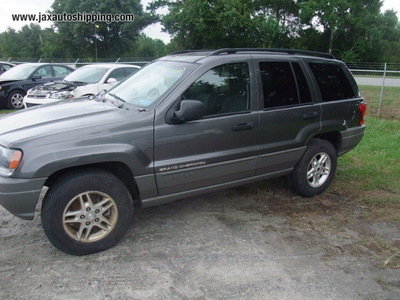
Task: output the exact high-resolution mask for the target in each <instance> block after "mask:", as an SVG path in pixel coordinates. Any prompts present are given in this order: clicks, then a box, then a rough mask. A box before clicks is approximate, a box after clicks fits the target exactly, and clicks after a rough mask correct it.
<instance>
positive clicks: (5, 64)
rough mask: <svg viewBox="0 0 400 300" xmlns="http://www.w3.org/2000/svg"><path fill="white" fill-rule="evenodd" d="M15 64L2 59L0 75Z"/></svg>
mask: <svg viewBox="0 0 400 300" xmlns="http://www.w3.org/2000/svg"><path fill="white" fill-rule="evenodd" d="M14 66H15V65H13V64H11V63H9V62H3V61H0V75H1V74H3V73H4V72H6V71H8V70H10V69H11V68H12V67H14Z"/></svg>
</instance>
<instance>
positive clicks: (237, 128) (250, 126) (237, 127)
mask: <svg viewBox="0 0 400 300" xmlns="http://www.w3.org/2000/svg"><path fill="white" fill-rule="evenodd" d="M254 127H255V125H254V123H253V122H247V123H241V124H236V125H233V126H232V130H233V131H241V130H249V129H253V128H254Z"/></svg>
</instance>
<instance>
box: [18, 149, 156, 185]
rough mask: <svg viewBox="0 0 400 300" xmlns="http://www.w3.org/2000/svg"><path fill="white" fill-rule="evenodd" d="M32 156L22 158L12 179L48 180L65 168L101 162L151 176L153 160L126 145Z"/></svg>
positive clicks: (49, 152) (42, 153)
mask: <svg viewBox="0 0 400 300" xmlns="http://www.w3.org/2000/svg"><path fill="white" fill-rule="evenodd" d="M36 150H37V149H36ZM35 153H37V154H36V155H35ZM35 153H27V157H25V156H24V158H23V161H22V165H21V166H20V168H19V169H18V170H17V171H16V172H15V174H14V177H20V178H42V177H49V176H50V175H52V174H54V173H55V172H58V171H60V170H63V169H66V168H71V167H78V166H84V165H89V164H94V163H103V162H121V163H124V164H125V165H127V166H128V167H129V168H130V169H131V171H132V173H133V174H135V175H146V174H149V173H151V172H152V160H151V159H150V158H149V157H148V156H147V155H146V154H145V153H144V152H143V151H142V150H141V149H139V148H138V147H136V146H134V145H129V144H106V145H101V144H100V145H91V146H83V147H79V148H75V147H74V148H70V149H62V150H59V151H48V152H38V151H35Z"/></svg>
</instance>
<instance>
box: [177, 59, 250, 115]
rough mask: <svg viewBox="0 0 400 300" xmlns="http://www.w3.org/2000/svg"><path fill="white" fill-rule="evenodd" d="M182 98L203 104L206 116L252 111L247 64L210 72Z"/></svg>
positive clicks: (220, 67) (222, 67)
mask: <svg viewBox="0 0 400 300" xmlns="http://www.w3.org/2000/svg"><path fill="white" fill-rule="evenodd" d="M182 99H191V100H198V101H201V102H203V104H204V106H205V108H206V116H210V115H219V114H226V113H235V112H240V111H246V110H249V109H250V77H249V68H248V65H247V63H244V62H243V63H230V64H225V65H220V66H217V67H215V68H213V69H211V70H209V71H207V72H206V73H204V74H203V75H202V76H201V77H200V78H199V79H197V80H196V81H195V82H194V83H193V84H192V85H191V86H190V87H189V88H188V89H187V90H186V91H185V92H184V93H183V95H182Z"/></svg>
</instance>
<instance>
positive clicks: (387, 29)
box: [0, 0, 400, 62]
mask: <svg viewBox="0 0 400 300" xmlns="http://www.w3.org/2000/svg"><path fill="white" fill-rule="evenodd" d="M93 8H95V12H100V13H111V14H119V13H133V14H134V15H135V21H134V22H130V23H111V24H106V23H96V24H86V23H67V22H55V23H54V25H53V26H52V28H44V29H42V28H41V27H40V26H39V25H37V24H33V23H32V24H30V25H25V26H24V27H22V29H21V30H19V31H16V30H14V29H11V28H8V29H7V30H6V31H5V32H3V33H0V57H3V58H7V57H19V58H40V57H45V58H77V57H80V58H83V59H85V58H86V60H93V59H94V58H95V57H99V58H114V57H143V58H146V57H148V58H151V57H158V56H162V55H165V54H167V53H170V52H172V51H175V50H183V49H217V48H225V47H264V48H297V49H306V50H313V51H322V52H329V53H332V54H333V55H335V56H336V57H338V58H340V59H342V60H344V61H346V62H357V61H368V62H399V61H400V24H399V19H398V17H397V15H396V13H395V12H394V11H393V10H387V11H385V12H381V8H382V2H381V0H327V1H320V0H296V1H295V0H155V1H153V2H152V3H151V4H150V5H149V7H148V8H147V10H144V8H143V7H142V4H141V2H140V0H55V1H54V3H53V5H52V6H51V9H50V12H52V13H63V12H67V13H76V12H92V11H93ZM160 9H164V11H166V13H164V14H163V15H160V14H159V13H158V12H159V11H160ZM155 22H160V23H161V24H162V26H163V28H164V31H165V32H167V33H169V34H170V35H171V36H172V39H171V41H170V43H168V44H167V45H166V44H164V43H163V42H162V41H161V40H156V39H151V38H149V37H147V36H145V35H144V34H141V33H140V32H141V31H142V30H143V29H144V28H146V27H147V26H148V25H150V24H153V23H155Z"/></svg>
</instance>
